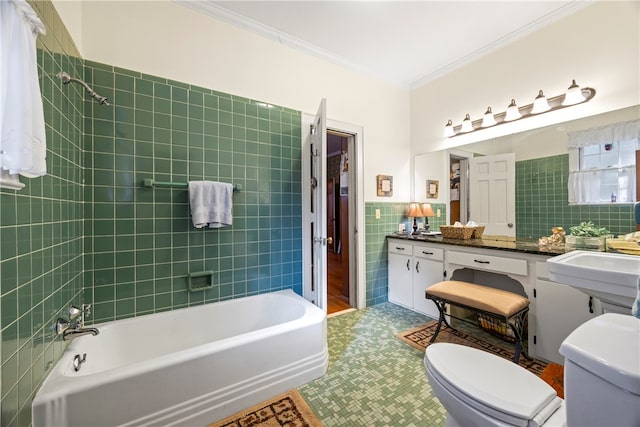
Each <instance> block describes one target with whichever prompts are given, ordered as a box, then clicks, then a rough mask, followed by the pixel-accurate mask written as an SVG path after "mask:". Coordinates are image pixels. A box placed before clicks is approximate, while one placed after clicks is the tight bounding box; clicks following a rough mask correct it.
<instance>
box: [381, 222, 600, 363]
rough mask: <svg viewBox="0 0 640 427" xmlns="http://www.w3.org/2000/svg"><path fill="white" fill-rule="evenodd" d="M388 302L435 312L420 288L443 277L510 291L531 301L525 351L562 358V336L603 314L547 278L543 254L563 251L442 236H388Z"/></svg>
mask: <svg viewBox="0 0 640 427" xmlns="http://www.w3.org/2000/svg"><path fill="white" fill-rule="evenodd" d="M387 237H388V239H387V240H388V245H389V246H388V263H389V266H388V267H389V277H388V279H389V301H390V302H392V303H395V304H398V305H401V306H403V307H406V308H409V309H411V310H414V311H417V312H420V313H422V314H425V315H427V316H429V317H432V318H436V319H437V317H438V310H437V308H436V307H435V304H434V303H433V301H430V300H427V299H426V298H425V295H424V291H425V289H426V288H428V287H429V285H432V284H434V283H437V282H439V281H442V280H463V281H467V282H471V283H478V284H482V285H486V286H492V287H495V288H499V289H503V290H507V291H510V292H515V293H517V294H520V295H523V296H526V297H527V298H528V299H529V301H530V306H529V326H528V348H527V352H528V354H529V355H530V356H533V357H536V358H540V359H544V360H547V361H550V362H556V363H561V364H562V363H563V361H564V358H563V357H562V355H560V353H559V348H560V344H561V343H562V341H563V340H564V339H565V338H566V337H567V336H568V335H569V333H571V331H573V330H574V329H575V328H577V327H578V326H579V325H581V324H582V323H584V322H585V321H587V320H589V319H591V318H592V317H595V316H597V315H599V314H602V308H601V306H600V303H599V301H598V300H596V299H594V298H590V297H589V296H587V295H586V294H584V293H582V292H580V291H578V290H576V289H574V288H571V287H570V286H567V285H563V284H560V283H555V282H552V281H551V280H549V273H548V269H547V263H546V261H547V259H549V258H550V257H553V256H557V255H561V254H563V253H565V250H564V248H563V247H561V248H545V247H540V246H539V245H538V244H537V243H536V242H520V241H516V242H505V241H495V240H483V239H470V240H457V239H443V238H442V237H431V236H429V237H426V236H425V237H423V236H411V235H395V234H394V235H389V236H387Z"/></svg>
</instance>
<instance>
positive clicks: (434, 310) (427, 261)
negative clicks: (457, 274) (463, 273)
mask: <svg viewBox="0 0 640 427" xmlns="http://www.w3.org/2000/svg"><path fill="white" fill-rule="evenodd" d="M443 261H444V250H443V249H442V248H441V247H440V248H439V247H437V246H436V247H434V245H427V244H424V243H414V246H413V309H414V310H415V311H417V312H419V313H422V314H426V315H427V316H429V317H432V318H434V319H437V318H438V317H439V312H438V307H436V304H435V303H434V302H433V301H432V300H430V299H427V298H426V297H425V295H424V291H425V290H426V289H427V288H428V287H429V286H431V285H433V284H435V283H438V282H441V281H442V280H444V262H443Z"/></svg>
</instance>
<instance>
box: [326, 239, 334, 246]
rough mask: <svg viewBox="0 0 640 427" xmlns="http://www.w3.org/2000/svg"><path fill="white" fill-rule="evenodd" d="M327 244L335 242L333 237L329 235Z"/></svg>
mask: <svg viewBox="0 0 640 427" xmlns="http://www.w3.org/2000/svg"><path fill="white" fill-rule="evenodd" d="M327 244H328V245H331V244H333V237H327Z"/></svg>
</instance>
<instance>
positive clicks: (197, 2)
mask: <svg viewBox="0 0 640 427" xmlns="http://www.w3.org/2000/svg"><path fill="white" fill-rule="evenodd" d="M174 1H175V2H176V3H178V4H181V5H183V6H185V7H188V8H190V9H193V10H195V11H197V12H201V13H204V14H206V15H209V16H211V17H213V18H216V19H218V20H221V21H224V22H227V23H229V24H232V25H235V26H236V27H239V28H242V29H244V30H247V31H251V32H253V33H256V34H258V35H260V36H262V37H265V38H267V39H269V40H272V41H275V42H276V43H279V44H282V45H284V46H288V47H290V48H293V49H296V50H298V51H300V52H303V53H306V54H309V55H312V56H315V57H317V58H319V59H322V60H324V61H327V62H331V63H333V64H335V65H339V66H341V67H344V68H347V69H350V70H352V71H357V72H359V73H362V74H365V75H367V76H369V77H372V78H375V79H377V80H382V81H384V82H386V83H388V84H391V85H394V86H399V87H403V85H402V84H400V83H398V82H397V81H391V80H389V79H385V78H383V77H381V76H379V75H377V74H376V73H375V72H373V71H372V70H370V69H368V68H366V67H363V66H362V65H359V64H357V63H355V62H352V61H349V60H347V59H345V58H344V57H342V56H339V55H335V54H333V53H332V52H329V51H328V50H326V49H322V48H321V47H318V46H316V45H314V44H312V43H308V42H306V41H304V40H301V39H299V38H297V37H294V36H292V35H290V34H287V33H285V32H282V31H279V30H277V29H275V28H273V27H271V26H269V25H265V24H263V23H261V22H258V21H256V20H254V19H251V18H247V17H246V16H244V15H241V14H239V13H236V12H233V11H230V10H228V9H225V8H224V7H221V6H218V5H217V4H215V3H213V2H211V1H203V0H174ZM404 88H405V89H408V88H409V85H408V84H406V85H404Z"/></svg>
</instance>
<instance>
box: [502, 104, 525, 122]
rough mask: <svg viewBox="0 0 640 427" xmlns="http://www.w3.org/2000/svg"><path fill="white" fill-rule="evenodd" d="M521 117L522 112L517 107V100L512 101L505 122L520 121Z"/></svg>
mask: <svg viewBox="0 0 640 427" xmlns="http://www.w3.org/2000/svg"><path fill="white" fill-rule="evenodd" d="M520 117H522V114H520V110H519V109H518V106H517V105H516V100H515V99H512V100H511V103H510V104H509V106H508V107H507V114H506V115H505V116H504V121H505V122H510V121H512V120H518V119H519V118H520Z"/></svg>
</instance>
